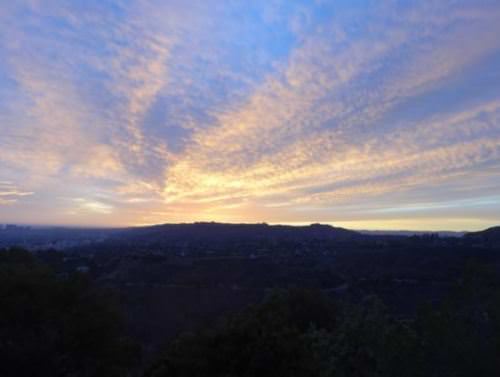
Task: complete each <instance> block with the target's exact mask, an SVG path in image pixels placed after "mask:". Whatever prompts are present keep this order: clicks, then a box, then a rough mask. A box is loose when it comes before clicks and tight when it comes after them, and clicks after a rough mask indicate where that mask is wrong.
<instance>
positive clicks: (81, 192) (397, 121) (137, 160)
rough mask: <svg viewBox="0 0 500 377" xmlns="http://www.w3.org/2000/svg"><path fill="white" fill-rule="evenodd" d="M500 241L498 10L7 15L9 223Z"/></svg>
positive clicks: (301, 8) (2, 151)
mask: <svg viewBox="0 0 500 377" xmlns="http://www.w3.org/2000/svg"><path fill="white" fill-rule="evenodd" d="M192 221H221V222H268V223H290V224H302V223H311V222H321V223H328V224H335V225H340V226H345V227H349V228H357V229H414V230H433V229H440V230H475V229H483V228H486V227H488V226H492V225H496V224H498V223H500V3H499V2H498V1H488V0H484V1H482V0H479V1H477V0H470V1H451V0H439V1H333V0H332V1H328V0H314V1H313V0H309V1H306V0H300V1H288V0H262V1H260V0H257V1H208V0H193V1H186V0H182V1H181V0H173V1H121V0H119V1H107V0H91V1H83V0H82V1H80V0H78V1H69V2H68V1H58V0H46V1H45V0H39V1H37V0H32V1H31V0H26V1H5V2H4V4H2V6H1V7H0V222H15V223H28V224H65V225H96V226H123V225H140V224H155V223H167V222H169V223H170V222H192Z"/></svg>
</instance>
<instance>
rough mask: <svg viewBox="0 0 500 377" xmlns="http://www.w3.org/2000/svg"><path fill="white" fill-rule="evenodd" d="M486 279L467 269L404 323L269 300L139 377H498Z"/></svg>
mask: <svg viewBox="0 0 500 377" xmlns="http://www.w3.org/2000/svg"><path fill="white" fill-rule="evenodd" d="M490 278H492V276H491V275H488V274H487V273H486V272H485V271H484V270H483V269H480V270H477V269H476V270H474V269H473V271H472V272H471V274H470V275H466V277H465V278H464V279H463V281H461V282H460V284H459V285H457V287H456V291H455V292H454V293H453V294H452V295H450V297H449V299H447V300H446V301H445V302H443V304H442V305H440V306H438V307H432V306H426V307H423V308H422V310H421V311H420V312H419V314H418V315H417V317H416V318H415V320H412V321H398V320H395V319H394V318H391V317H390V316H389V315H388V314H387V312H386V310H385V307H384V305H383V304H382V303H381V302H380V301H379V300H378V299H376V298H373V297H367V298H366V299H364V300H363V301H362V302H361V303H360V304H357V305H350V304H342V305H339V304H335V303H334V302H333V301H331V300H330V299H328V298H327V297H325V296H323V295H321V294H319V293H313V292H307V291H303V290H293V291H286V292H277V293H274V294H273V295H271V296H270V297H269V298H268V299H267V300H265V301H264V302H263V303H262V304H261V305H258V306H255V307H252V308H251V309H249V310H247V311H245V312H244V313H242V314H240V315H238V316H234V317H232V318H231V319H229V320H227V321H226V322H224V323H223V324H221V325H219V326H218V327H216V328H213V329H211V330H206V331H202V332H199V333H196V334H188V335H183V336H181V337H179V338H178V339H177V340H176V341H175V342H173V343H172V344H171V345H170V346H169V347H168V349H167V350H166V352H165V354H164V356H163V357H162V358H161V360H160V361H159V362H158V363H157V364H155V365H154V366H153V367H152V368H151V369H150V370H149V371H148V373H147V374H146V376H147V377H167V376H169V377H184V376H194V377H196V376H207V377H209V376H220V377H230V376H231V377H236V376H245V377H250V376H318V377H327V376H329V377H336V376H342V377H376V376H377V377H378V376H380V377H397V376H408V377H412V376H415V377H417V376H418V377H424V376H426V377H432V376H436V377H438V376H439V377H452V376H454V377H460V376H462V377H469V376H471V377H472V376H498V375H499V372H500V365H499V364H498V360H499V356H500V353H499V348H498V346H499V341H500V333H499V329H500V318H499V313H500V301H499V298H500V297H499V295H498V290H497V289H496V288H495V284H492V280H491V279H490ZM474 292H477V293H475V294H474Z"/></svg>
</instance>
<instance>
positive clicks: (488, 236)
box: [465, 226, 500, 242]
mask: <svg viewBox="0 0 500 377" xmlns="http://www.w3.org/2000/svg"><path fill="white" fill-rule="evenodd" d="M465 237H467V238H474V239H478V240H481V241H484V242H500V226H495V227H492V228H488V229H486V230H482V231H479V232H470V233H467V234H466V235H465Z"/></svg>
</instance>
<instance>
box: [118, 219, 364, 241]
mask: <svg viewBox="0 0 500 377" xmlns="http://www.w3.org/2000/svg"><path fill="white" fill-rule="evenodd" d="M119 236H120V237H126V238H129V237H130V238H132V239H138V238H143V237H147V238H148V239H149V240H152V239H159V240H160V239H161V240H185V239H190V240H193V239H196V240H207V241H210V240H221V239H223V240H226V241H228V240H257V239H266V240H272V239H276V240H280V239H287V240H300V239H330V240H333V239H334V240H350V239H355V238H361V237H363V235H362V234H361V233H358V232H356V231H353V230H348V229H344V228H339V227H333V226H330V225H322V224H311V225H307V226H289V225H268V224H265V223H262V224H226V223H216V222H197V223H192V224H162V225H154V226H148V227H138V228H128V229H126V230H124V231H123V232H120V234H119Z"/></svg>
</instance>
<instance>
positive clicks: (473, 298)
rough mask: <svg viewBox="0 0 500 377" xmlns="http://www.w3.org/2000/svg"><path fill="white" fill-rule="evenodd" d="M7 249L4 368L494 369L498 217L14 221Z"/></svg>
mask: <svg viewBox="0 0 500 377" xmlns="http://www.w3.org/2000/svg"><path fill="white" fill-rule="evenodd" d="M16 245H20V246H22V248H19V247H15V246H16ZM0 246H2V247H3V248H4V249H3V250H2V251H1V252H0V308H1V310H0V375H1V376H128V375H130V376H142V375H144V376H227V377H229V376H498V375H500V364H499V363H500V279H499V271H500V228H492V229H489V230H486V231H484V232H478V233H469V234H466V235H464V236H462V237H443V236H439V235H433V234H427V235H418V236H407V235H381V234H375V235H365V234H360V233H357V232H354V231H350V230H346V229H341V228H333V227H330V226H323V225H311V226H307V227H287V226H268V225H266V224H256V225H229V224H216V223H197V224H178V225H160V226H155V227H146V228H132V229H110V230H102V229H101V230H99V229H97V230H95V229H94V230H84V229H79V230H72V229H63V228H59V229H54V228H51V229H31V228H24V227H12V226H11V227H8V228H5V229H3V230H0ZM27 250H29V251H27Z"/></svg>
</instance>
